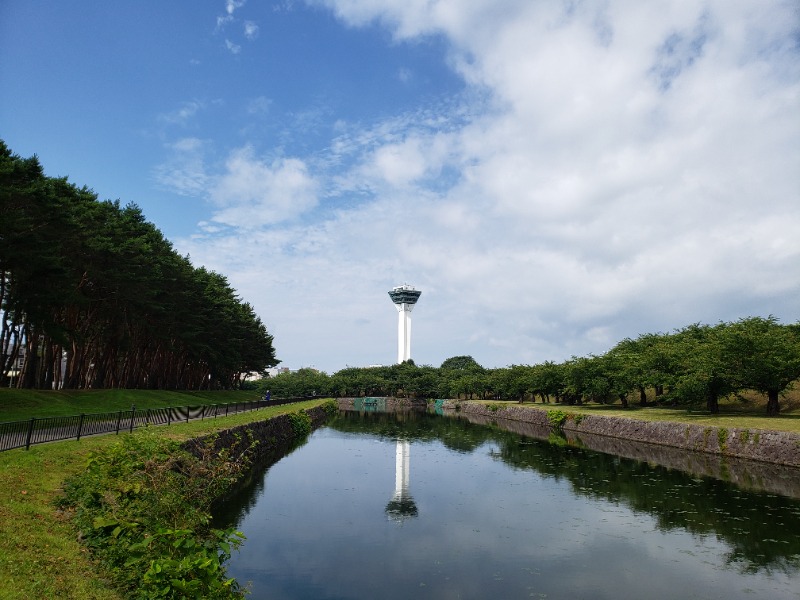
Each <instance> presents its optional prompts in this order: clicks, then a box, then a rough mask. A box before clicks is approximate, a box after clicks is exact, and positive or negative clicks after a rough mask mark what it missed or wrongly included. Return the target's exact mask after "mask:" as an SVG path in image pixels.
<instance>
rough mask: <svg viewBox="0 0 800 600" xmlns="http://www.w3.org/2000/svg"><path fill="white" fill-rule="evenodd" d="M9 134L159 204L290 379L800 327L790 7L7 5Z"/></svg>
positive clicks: (101, 189)
mask: <svg viewBox="0 0 800 600" xmlns="http://www.w3.org/2000/svg"><path fill="white" fill-rule="evenodd" d="M0 138H2V139H3V140H5V142H6V143H7V144H8V145H9V146H10V147H11V149H12V150H13V151H14V152H16V153H17V154H20V155H22V156H29V155H31V154H37V155H38V156H39V158H40V160H41V162H42V164H43V165H44V168H45V172H46V173H47V174H48V175H52V176H69V178H70V180H71V181H72V182H74V183H76V184H78V185H88V186H89V187H92V188H94V190H95V191H96V192H97V193H98V194H99V196H100V197H101V198H103V199H105V198H110V199H117V198H118V199H120V200H121V201H122V203H123V204H126V203H129V202H134V203H136V204H138V205H139V206H141V207H142V209H143V210H144V213H145V215H146V217H147V218H148V220H150V221H152V222H153V223H154V224H155V225H156V226H157V227H158V228H159V229H161V231H163V232H164V234H165V235H166V236H167V237H168V238H169V239H170V240H172V242H173V243H174V245H175V247H176V249H177V250H178V251H179V252H181V253H182V254H187V253H188V254H190V256H191V258H192V261H193V262H194V264H195V265H197V266H199V265H205V266H207V267H209V268H211V269H213V270H215V271H218V272H220V273H223V274H225V275H226V276H227V277H228V279H229V280H230V282H231V284H232V285H233V286H234V287H235V288H236V289H237V290H238V291H239V293H240V294H241V296H242V297H243V298H244V299H245V300H246V301H248V302H250V303H251V304H253V306H254V307H255V309H256V311H257V312H258V314H259V315H260V316H261V317H262V319H263V320H264V322H265V324H266V325H267V327H268V329H269V330H270V332H271V333H273V335H274V336H275V345H276V349H277V354H278V356H279V358H281V359H282V360H283V365H284V366H288V367H290V368H298V367H302V366H314V367H316V368H319V369H323V370H325V371H327V372H329V373H331V372H335V371H337V370H339V369H341V368H343V367H345V366H347V365H350V366H365V365H370V364H391V363H392V362H393V361H394V360H395V359H396V328H397V313H396V311H395V309H394V307H393V305H392V304H391V301H390V299H389V297H388V295H387V291H388V290H389V289H390V288H391V287H393V286H395V285H399V284H402V283H408V284H410V285H413V286H415V287H416V288H417V289H420V290H422V297H421V298H420V301H419V303H418V304H417V307H416V309H415V310H414V313H413V319H412V321H413V336H412V357H413V358H414V359H415V361H416V362H417V364H431V365H434V366H438V365H439V364H441V362H442V361H443V360H444V359H446V358H448V357H450V356H454V355H461V354H470V355H472V356H473V357H475V359H476V360H477V361H478V362H480V363H481V364H483V365H484V366H487V367H499V366H506V365H510V364H533V363H538V362H542V361H545V360H555V361H561V360H564V359H567V358H569V357H570V356H572V355H578V356H584V355H588V354H590V353H601V352H603V351H605V350H607V349H608V348H610V347H611V346H613V345H614V344H615V343H616V342H617V341H619V340H620V339H623V338H625V337H628V336H633V337H635V336H637V335H638V334H640V333H647V332H668V331H671V330H673V329H675V328H678V327H682V326H684V325H688V324H690V323H695V322H704V323H715V322H717V321H720V320H724V321H730V320H735V319H738V318H741V317H745V316H752V315H761V316H767V315H770V314H772V315H775V316H776V317H778V318H779V319H780V320H781V321H782V322H784V323H790V322H797V321H798V320H800V5H798V3H797V2H796V0H785V1H783V0H708V1H703V0H697V1H694V0H693V1H688V0H661V1H658V0H653V1H650V2H641V1H639V0H620V1H618V0H606V1H600V0H598V1H591V2H590V1H580V0H564V1H556V0H499V1H498V0H306V1H303V0H276V1H269V0H263V1H257V0H227V1H226V0H198V1H195V2H155V1H137V2H131V1H122V2H100V1H89V0H73V1H71V2H61V1H56V0H50V1H46V0H29V1H27V2H2V3H0Z"/></svg>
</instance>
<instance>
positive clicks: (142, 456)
mask: <svg viewBox="0 0 800 600" xmlns="http://www.w3.org/2000/svg"><path fill="white" fill-rule="evenodd" d="M237 443H239V444H250V445H252V440H242V439H241V438H240V439H239V441H238V442H237ZM213 447H214V439H213V436H212V437H211V438H209V439H207V440H205V441H204V443H203V444H202V446H200V448H199V452H198V451H197V449H196V450H195V453H194V454H192V453H189V452H187V451H186V450H184V449H182V448H181V445H180V443H178V442H175V441H172V440H168V439H165V438H162V437H160V436H158V435H157V434H156V433H155V432H153V431H152V430H150V429H144V430H142V431H139V432H136V433H133V434H131V435H127V436H125V437H123V438H121V440H120V441H119V442H118V443H116V444H114V445H112V446H111V447H109V448H107V449H104V450H103V451H102V452H98V453H94V454H92V455H91V456H90V459H89V461H88V464H87V466H86V469H85V470H84V471H83V472H82V473H80V474H78V475H76V476H74V477H72V478H70V479H68V480H67V481H66V482H65V484H64V494H63V497H62V498H61V499H60V500H59V505H60V507H61V508H62V509H63V510H65V511H67V512H68V513H69V514H70V515H71V516H72V518H73V521H74V524H75V526H76V527H77V529H78V531H79V535H80V538H81V540H82V542H83V543H84V544H85V545H86V546H87V547H88V548H89V549H90V551H91V552H92V555H93V557H94V558H95V559H96V560H97V562H98V564H99V566H100V569H101V570H102V571H103V574H104V575H105V576H107V577H108V578H109V579H110V580H111V581H112V582H113V583H114V585H115V586H116V587H117V588H118V589H119V590H120V591H121V592H122V593H123V595H124V596H125V597H127V598H136V599H145V598H147V599H150V598H210V599H218V598H226V599H231V598H243V597H244V590H243V589H242V588H241V587H240V585H239V584H238V582H236V581H235V580H234V579H232V578H228V577H226V574H225V569H224V564H225V562H226V561H227V560H228V559H229V558H230V556H231V552H232V551H233V550H235V549H236V548H237V547H238V546H239V545H240V544H241V543H242V541H243V539H244V536H243V534H241V533H240V532H238V531H235V530H234V529H215V528H213V527H212V526H211V517H210V507H211V504H212V503H213V502H214V500H215V499H216V498H218V497H220V496H221V495H223V494H224V493H225V492H226V491H227V490H229V489H230V488H231V487H232V486H233V485H234V484H235V483H236V482H237V481H238V480H239V479H240V478H241V477H242V476H243V475H244V474H245V473H246V471H247V469H248V467H249V463H250V459H249V453H248V452H247V449H246V448H244V451H243V449H242V448H224V449H222V450H214V449H213Z"/></svg>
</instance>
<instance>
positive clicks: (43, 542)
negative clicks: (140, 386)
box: [0, 390, 323, 600]
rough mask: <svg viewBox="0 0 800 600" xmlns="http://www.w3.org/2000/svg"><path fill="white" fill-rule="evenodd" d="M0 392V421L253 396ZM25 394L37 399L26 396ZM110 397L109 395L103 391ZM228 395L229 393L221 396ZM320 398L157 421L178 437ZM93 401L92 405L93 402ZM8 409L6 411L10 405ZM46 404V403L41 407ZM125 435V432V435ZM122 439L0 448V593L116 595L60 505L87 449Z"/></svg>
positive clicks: (22, 596) (5, 595) (267, 415)
mask: <svg viewBox="0 0 800 600" xmlns="http://www.w3.org/2000/svg"><path fill="white" fill-rule="evenodd" d="M2 392H3V393H0V421H9V420H15V419H16V418H17V417H16V416H14V417H13V418H6V414H13V415H18V414H20V413H19V411H21V410H25V411H27V412H26V413H25V415H24V416H23V417H22V418H30V417H31V416H45V414H43V412H42V411H39V410H35V408H36V407H37V406H40V407H41V404H42V403H44V404H47V407H46V408H47V413H46V416H54V415H55V414H77V413H80V412H104V411H107V410H108V411H113V410H125V409H129V408H130V404H136V406H137V409H138V408H156V407H158V406H176V405H186V404H192V405H196V404H214V403H219V402H235V401H237V400H239V401H242V400H252V399H255V398H257V395H254V394H249V393H232V394H231V393H222V394H220V393H215V392H207V393H195V394H191V393H185V394H184V393H178V392H167V393H164V392H149V391H148V392H137V391H131V390H120V391H118V392H117V391H115V392H111V393H110V394H109V393H108V392H100V391H97V392H83V393H78V392H39V393H36V392H33V393H31V392H26V393H20V392H16V391H15V390H3V391H2ZM26 394H30V395H31V396H33V397H32V398H24V396H25V395H26ZM104 396H105V399H106V400H105V401H103V397H104ZM223 398H224V399H223ZM322 403H323V401H322V400H315V401H307V402H302V403H297V404H291V405H286V406H275V407H270V408H265V409H261V410H259V411H254V412H249V413H243V414H237V415H231V416H229V417H219V418H217V419H211V420H205V421H194V422H191V423H182V424H173V425H170V426H166V427H157V428H154V430H155V431H158V432H159V435H163V436H165V437H169V438H171V439H176V440H186V439H190V438H192V437H197V436H200V435H204V434H208V433H212V432H214V431H218V430H220V429H225V428H229V427H233V426H236V425H241V424H243V423H248V422H252V421H255V420H261V419H266V418H270V417H273V416H276V415H279V414H284V413H287V412H294V411H297V410H300V409H302V408H311V407H313V406H317V405H319V404H322ZM90 407H91V408H90ZM6 408H7V409H8V411H6ZM42 408H44V407H42ZM121 435H128V434H124V433H123V434H121ZM117 441H118V437H117V436H116V435H103V436H96V437H89V438H83V439H81V440H80V442H76V441H75V440H68V441H63V442H54V443H51V444H42V445H38V446H33V447H31V449H30V450H28V451H25V450H23V449H18V450H10V451H8V452H2V453H0V599H3V600H5V599H8V600H12V599H17V598H19V599H26V600H27V599H29V598H64V599H72V598H74V599H87V600H92V599H98V600H99V599H118V598H119V595H118V594H117V593H116V592H115V591H114V590H113V589H112V588H111V586H110V585H109V584H107V583H106V582H104V581H103V580H102V579H101V578H100V576H99V574H98V572H97V570H96V569H95V567H94V565H93V564H92V561H91V558H90V557H89V556H88V554H87V552H86V550H85V549H84V548H83V547H82V546H81V544H80V543H79V541H78V539H77V535H76V531H75V530H74V528H73V527H72V526H71V524H70V523H69V522H68V521H67V520H65V519H64V518H63V516H62V515H61V514H60V513H59V511H58V510H57V509H56V507H55V504H54V503H55V501H56V499H57V498H58V497H59V494H60V491H61V485H62V482H63V481H64V480H65V479H66V478H67V477H69V476H71V475H73V474H75V473H77V472H79V471H80V470H81V469H83V468H84V466H85V464H86V461H87V458H88V456H89V453H90V452H92V451H97V450H101V449H103V448H107V447H108V446H110V445H111V444H114V443H116V442H117Z"/></svg>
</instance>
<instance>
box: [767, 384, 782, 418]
mask: <svg viewBox="0 0 800 600" xmlns="http://www.w3.org/2000/svg"><path fill="white" fill-rule="evenodd" d="M780 412H781V405H780V401H779V400H778V390H769V391H768V392H767V416H769V417H777V416H778V413H780Z"/></svg>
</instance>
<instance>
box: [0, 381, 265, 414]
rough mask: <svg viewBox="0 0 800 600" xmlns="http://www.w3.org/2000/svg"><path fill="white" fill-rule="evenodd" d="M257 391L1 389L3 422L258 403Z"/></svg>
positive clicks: (0, 401)
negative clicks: (84, 414) (131, 410)
mask: <svg viewBox="0 0 800 600" xmlns="http://www.w3.org/2000/svg"><path fill="white" fill-rule="evenodd" d="M259 398H260V394H259V393H258V392H256V391H234V392H227V391H222V392H188V391H187V392H178V391H163V390H124V389H113V390H80V391H79V390H66V391H64V390H59V391H55V390H17V389H4V388H0V422H7V421H26V420H28V419H30V418H31V417H36V418H43V417H63V416H71V415H79V414H81V413H86V414H89V413H102V412H116V411H119V410H130V408H131V406H132V405H135V406H136V410H144V409H147V408H162V407H165V406H190V405H191V406H198V405H201V404H224V403H227V402H247V401H251V400H258V399H259Z"/></svg>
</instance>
